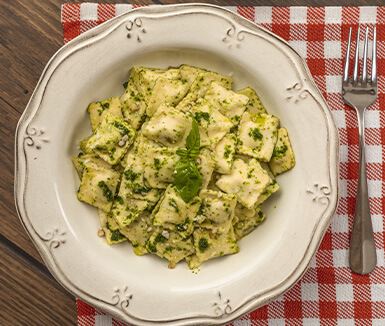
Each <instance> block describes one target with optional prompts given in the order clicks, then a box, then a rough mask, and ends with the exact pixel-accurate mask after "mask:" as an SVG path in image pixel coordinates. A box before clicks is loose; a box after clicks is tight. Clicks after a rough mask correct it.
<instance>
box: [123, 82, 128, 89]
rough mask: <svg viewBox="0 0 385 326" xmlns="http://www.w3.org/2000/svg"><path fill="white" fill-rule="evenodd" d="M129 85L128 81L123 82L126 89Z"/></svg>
mask: <svg viewBox="0 0 385 326" xmlns="http://www.w3.org/2000/svg"><path fill="white" fill-rule="evenodd" d="M127 86H128V81H126V82H125V83H124V84H123V87H124V89H126V88H127Z"/></svg>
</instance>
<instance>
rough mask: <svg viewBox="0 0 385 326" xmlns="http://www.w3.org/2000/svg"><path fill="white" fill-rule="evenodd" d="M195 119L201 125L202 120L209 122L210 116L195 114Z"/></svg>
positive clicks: (203, 113)
mask: <svg viewBox="0 0 385 326" xmlns="http://www.w3.org/2000/svg"><path fill="white" fill-rule="evenodd" d="M194 118H195V120H196V121H197V122H198V123H199V124H200V123H201V121H202V119H204V120H206V121H207V122H209V121H210V114H209V113H208V112H195V115H194Z"/></svg>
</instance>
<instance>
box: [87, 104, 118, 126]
mask: <svg viewBox="0 0 385 326" xmlns="http://www.w3.org/2000/svg"><path fill="white" fill-rule="evenodd" d="M87 112H88V113H89V114H90V119H91V127H92V130H95V129H96V128H97V126H99V124H100V123H101V122H102V120H103V118H104V117H105V115H106V114H107V113H111V114H112V115H115V116H117V117H119V118H123V115H122V107H121V105H120V101H119V97H111V98H109V99H107V100H105V101H102V102H95V103H90V104H89V105H88V108H87Z"/></svg>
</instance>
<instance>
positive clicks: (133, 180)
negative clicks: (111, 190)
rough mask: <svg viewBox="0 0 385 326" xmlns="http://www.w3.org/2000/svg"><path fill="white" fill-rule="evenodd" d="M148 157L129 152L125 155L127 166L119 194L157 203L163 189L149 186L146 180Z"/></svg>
mask: <svg viewBox="0 0 385 326" xmlns="http://www.w3.org/2000/svg"><path fill="white" fill-rule="evenodd" d="M145 161H146V159H145V158H143V157H141V156H139V155H134V154H132V153H128V154H127V155H126V157H125V166H126V168H125V169H124V172H123V175H122V181H121V183H120V189H119V196H120V197H122V198H135V199H141V200H147V201H149V202H151V203H153V204H155V203H156V202H157V201H158V200H159V198H160V195H161V190H159V189H152V188H150V187H147V185H146V184H145V182H144V175H143V171H144V166H145Z"/></svg>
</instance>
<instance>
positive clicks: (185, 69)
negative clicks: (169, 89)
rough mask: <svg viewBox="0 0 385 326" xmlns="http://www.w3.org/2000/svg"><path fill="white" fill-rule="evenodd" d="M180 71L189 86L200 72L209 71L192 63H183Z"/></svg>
mask: <svg viewBox="0 0 385 326" xmlns="http://www.w3.org/2000/svg"><path fill="white" fill-rule="evenodd" d="M179 71H180V75H181V78H182V79H184V80H186V81H187V83H188V85H189V86H191V84H192V83H193V82H194V80H195V79H196V78H197V76H198V75H199V74H200V73H205V72H208V71H207V70H205V69H203V68H198V67H194V66H190V65H181V66H180V67H179Z"/></svg>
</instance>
